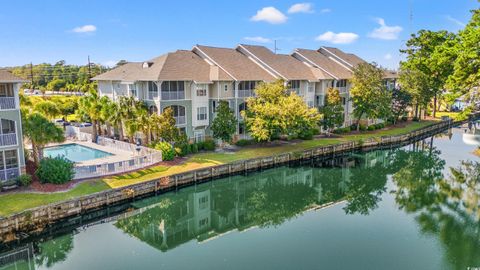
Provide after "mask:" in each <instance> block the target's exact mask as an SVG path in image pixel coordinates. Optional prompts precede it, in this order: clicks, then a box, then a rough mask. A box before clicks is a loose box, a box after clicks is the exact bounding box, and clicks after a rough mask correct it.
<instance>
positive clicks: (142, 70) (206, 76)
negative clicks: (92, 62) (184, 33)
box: [93, 50, 228, 82]
mask: <svg viewBox="0 0 480 270" xmlns="http://www.w3.org/2000/svg"><path fill="white" fill-rule="evenodd" d="M145 63H147V64H148V67H144V63H140V62H131V63H127V64H125V65H122V66H120V67H117V68H115V69H113V70H110V71H108V72H105V73H103V74H100V75H98V76H96V77H94V78H93V80H99V81H101V80H123V81H183V80H184V81H196V82H211V81H212V79H218V78H221V79H228V75H226V74H224V72H222V71H215V70H212V68H211V67H210V65H209V64H208V63H207V62H205V61H204V60H203V59H202V58H200V57H199V56H198V55H196V54H195V53H193V52H191V51H185V50H178V51H176V52H173V53H167V54H164V55H161V56H159V57H156V58H153V59H151V60H149V61H146V62H145ZM212 77H213V78H212Z"/></svg>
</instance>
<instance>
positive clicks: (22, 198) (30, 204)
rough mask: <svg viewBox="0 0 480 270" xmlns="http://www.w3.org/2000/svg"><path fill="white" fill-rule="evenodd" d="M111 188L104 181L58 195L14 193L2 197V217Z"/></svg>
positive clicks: (85, 184)
mask: <svg viewBox="0 0 480 270" xmlns="http://www.w3.org/2000/svg"><path fill="white" fill-rule="evenodd" d="M109 188H110V187H109V186H108V185H107V184H106V183H105V182H103V181H100V180H97V181H91V182H84V183H80V184H78V185H77V186H76V187H75V188H73V189H72V190H70V191H67V192H58V193H44V194H40V193H13V194H6V195H1V196H0V205H1V206H2V207H0V216H7V215H11V214H13V213H16V212H20V211H23V210H25V209H29V208H34V207H37V206H40V205H45V204H49V203H54V202H60V201H64V200H67V199H72V198H76V197H80V196H83V195H88V194H92V193H95V192H99V191H102V190H106V189H109Z"/></svg>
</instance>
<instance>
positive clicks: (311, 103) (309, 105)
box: [307, 100, 314, 108]
mask: <svg viewBox="0 0 480 270" xmlns="http://www.w3.org/2000/svg"><path fill="white" fill-rule="evenodd" d="M307 105H308V107H310V108H313V107H314V102H313V100H311V101H309V102H308V103H307Z"/></svg>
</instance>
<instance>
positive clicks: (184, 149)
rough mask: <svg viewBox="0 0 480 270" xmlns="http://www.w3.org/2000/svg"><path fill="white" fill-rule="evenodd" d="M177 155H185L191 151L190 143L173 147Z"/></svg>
mask: <svg viewBox="0 0 480 270" xmlns="http://www.w3.org/2000/svg"><path fill="white" fill-rule="evenodd" d="M175 151H176V152H177V155H178V156H180V157H183V156H186V155H188V154H190V153H191V146H190V144H188V143H187V144H180V145H178V147H177V148H175Z"/></svg>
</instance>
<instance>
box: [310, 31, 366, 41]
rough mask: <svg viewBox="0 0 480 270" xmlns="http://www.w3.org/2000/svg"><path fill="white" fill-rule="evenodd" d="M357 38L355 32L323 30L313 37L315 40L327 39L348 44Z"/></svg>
mask: <svg viewBox="0 0 480 270" xmlns="http://www.w3.org/2000/svg"><path fill="white" fill-rule="evenodd" d="M357 39H358V35H357V34H355V33H334V32H332V31H328V32H325V33H323V34H321V35H319V36H318V37H316V38H315V40H317V41H327V42H330V43H333V44H349V43H352V42H354V41H355V40H357Z"/></svg>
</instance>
